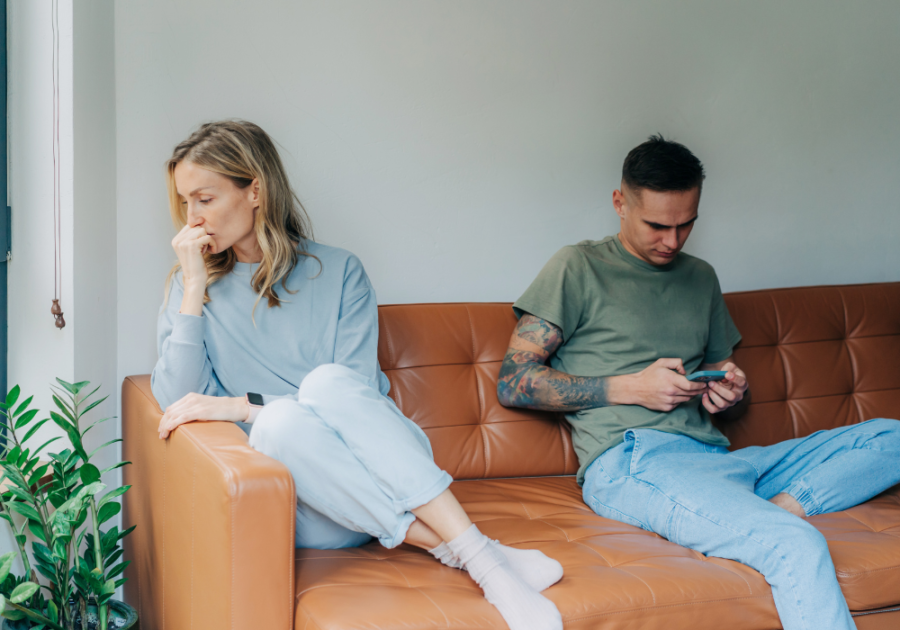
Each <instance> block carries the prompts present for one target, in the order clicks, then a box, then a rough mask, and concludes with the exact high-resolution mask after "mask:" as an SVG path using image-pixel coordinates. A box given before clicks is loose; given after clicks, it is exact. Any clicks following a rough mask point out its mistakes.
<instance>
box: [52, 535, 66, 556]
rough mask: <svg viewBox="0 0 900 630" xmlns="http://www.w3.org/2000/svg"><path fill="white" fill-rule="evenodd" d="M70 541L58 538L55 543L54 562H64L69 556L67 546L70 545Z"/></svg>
mask: <svg viewBox="0 0 900 630" xmlns="http://www.w3.org/2000/svg"><path fill="white" fill-rule="evenodd" d="M68 543H69V541H68V540H64V539H62V538H57V539H56V540H55V541H54V542H53V561H54V562H63V561H65V559H66V556H67V555H68V554H67V553H66V551H67V550H66V545H68Z"/></svg>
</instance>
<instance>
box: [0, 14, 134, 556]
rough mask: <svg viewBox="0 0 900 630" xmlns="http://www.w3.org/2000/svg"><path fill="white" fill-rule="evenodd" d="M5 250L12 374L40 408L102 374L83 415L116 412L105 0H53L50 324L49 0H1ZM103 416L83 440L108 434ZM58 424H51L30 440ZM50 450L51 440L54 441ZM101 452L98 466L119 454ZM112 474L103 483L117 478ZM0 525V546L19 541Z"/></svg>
mask: <svg viewBox="0 0 900 630" xmlns="http://www.w3.org/2000/svg"><path fill="white" fill-rule="evenodd" d="M7 7H8V9H7V10H8V25H9V26H8V28H9V30H8V36H9V45H8V50H9V86H8V92H9V145H10V146H9V149H10V171H9V187H10V206H11V207H12V227H13V233H12V252H13V256H12V260H11V261H10V264H9V359H8V368H9V383H10V386H12V385H13V384H16V383H18V384H19V385H20V386H21V388H22V391H23V394H22V396H23V399H24V397H25V396H27V395H30V394H34V396H35V402H34V404H35V405H36V406H37V407H39V408H40V409H41V410H42V413H41V414H40V415H39V416H38V418H44V417H47V412H48V411H49V410H50V409H51V408H54V407H53V403H52V402H51V397H50V392H51V390H50V384H51V383H54V380H53V379H54V378H55V377H57V376H58V377H60V378H63V379H65V380H68V381H70V382H72V381H77V380H89V381H92V382H93V383H94V384H95V385H101V384H102V385H103V388H102V390H101V394H108V395H109V400H107V401H106V402H105V403H103V404H102V405H100V406H98V407H97V408H96V409H95V410H94V411H92V412H91V414H90V415H89V416H87V418H86V420H87V421H91V420H96V419H99V418H101V417H106V416H113V415H115V414H116V407H117V401H118V389H119V384H118V382H117V381H116V376H117V374H116V288H117V287H116V267H115V264H116V242H115V239H116V207H115V203H116V196H115V186H116V171H115V148H116V145H115V83H114V82H115V71H114V35H115V33H114V28H113V27H114V20H113V15H114V6H113V2H112V0H78V2H77V3H75V4H74V5H73V1H72V0H60V2H59V33H60V50H59V59H60V86H59V104H60V145H61V151H60V154H59V156H58V159H59V161H60V166H61V173H62V182H61V183H62V187H61V190H60V195H61V197H60V198H61V210H62V213H61V219H62V230H61V239H60V243H61V248H62V256H61V261H62V275H61V277H62V293H61V300H60V304H61V306H62V309H63V312H64V314H65V319H66V327H65V328H63V329H62V330H60V329H57V328H56V327H55V326H54V319H53V316H52V315H51V314H50V306H51V301H52V298H53V295H54V293H53V289H54V286H53V283H54V279H53V278H54V271H53V267H54V241H53V238H54V237H53V153H52V130H53V74H52V67H53V66H52V47H53V43H52V31H51V2H50V0H46V1H41V2H38V1H36V0H12V1H11V2H9V3H8V5H7ZM118 433H119V429H118V426H117V423H115V422H107V423H105V424H102V425H100V426H98V427H97V428H96V429H94V430H93V431H91V433H90V434H88V436H87V437H86V438H85V441H86V445H87V447H88V448H89V449H92V448H96V447H97V446H99V445H100V444H102V443H105V442H107V441H109V440H112V439H114V438H115V437H116V436H117V435H118ZM61 434H62V432H61V431H60V430H59V429H58V428H57V427H56V426H55V425H54V424H53V423H48V424H46V425H44V427H43V428H42V429H41V430H40V431H39V432H38V434H37V435H35V436H34V437H33V438H32V443H33V446H36V445H38V444H40V443H43V442H44V441H45V440H46V439H49V438H50V437H53V436H55V435H61ZM50 450H53V449H52V448H51V449H50ZM116 451H117V449H116V448H109V449H106V450H104V451H102V452H101V453H100V454H99V455H98V457H97V459H96V460H95V461H96V463H97V465H98V466H100V467H101V468H103V467H106V466H109V465H111V464H112V463H114V462H115V461H117V459H116V457H117V453H116ZM117 479H118V473H116V474H112V475H109V478H108V479H105V481H106V482H107V483H111V484H114V483H117ZM7 529H8V528H7V527H5V525H4V526H0V551H6V550H8V549H13V548H15V543H14V541H13V539H12V537H11V536H8V535H7V534H8V532H7Z"/></svg>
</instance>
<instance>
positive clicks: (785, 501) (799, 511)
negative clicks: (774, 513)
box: [769, 492, 806, 518]
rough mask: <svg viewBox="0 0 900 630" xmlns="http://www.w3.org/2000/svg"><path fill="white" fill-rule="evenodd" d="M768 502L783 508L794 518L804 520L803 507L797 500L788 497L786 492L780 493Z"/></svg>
mask: <svg viewBox="0 0 900 630" xmlns="http://www.w3.org/2000/svg"><path fill="white" fill-rule="evenodd" d="M769 501H771V502H772V503H774V504H775V505H777V506H778V507H780V508H784V509H785V510H787V511H788V512H790V513H791V514H793V515H794V516H799V517H800V518H806V512H805V511H804V509H803V507H802V506H801V505H800V504H799V503H798V502H797V499H795V498H794V497H792V496H791V495H789V494H788V493H787V492H782V493H781V494H779V495H776V496H774V497H772V498H771V499H769Z"/></svg>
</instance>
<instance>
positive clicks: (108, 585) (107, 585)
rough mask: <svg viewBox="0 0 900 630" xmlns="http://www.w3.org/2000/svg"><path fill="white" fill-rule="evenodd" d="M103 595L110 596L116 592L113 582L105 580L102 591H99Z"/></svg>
mask: <svg viewBox="0 0 900 630" xmlns="http://www.w3.org/2000/svg"><path fill="white" fill-rule="evenodd" d="M100 592H101V593H103V594H104V595H112V594H113V593H115V592H116V582H115V580H106V582H104V583H103V589H102V590H101V591H100Z"/></svg>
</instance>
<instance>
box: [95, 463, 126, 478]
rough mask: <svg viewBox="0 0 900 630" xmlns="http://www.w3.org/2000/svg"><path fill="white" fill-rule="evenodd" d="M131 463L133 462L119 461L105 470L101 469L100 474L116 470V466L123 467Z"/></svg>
mask: <svg viewBox="0 0 900 630" xmlns="http://www.w3.org/2000/svg"><path fill="white" fill-rule="evenodd" d="M130 463H131V462H119V463H118V464H116V465H115V466H110V467H109V468H104V469H103V470H101V471H100V474H101V475H105V474H106V473H108V472H109V471H111V470H115V469H116V468H121V467H122V466H128V465H129V464H130Z"/></svg>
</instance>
